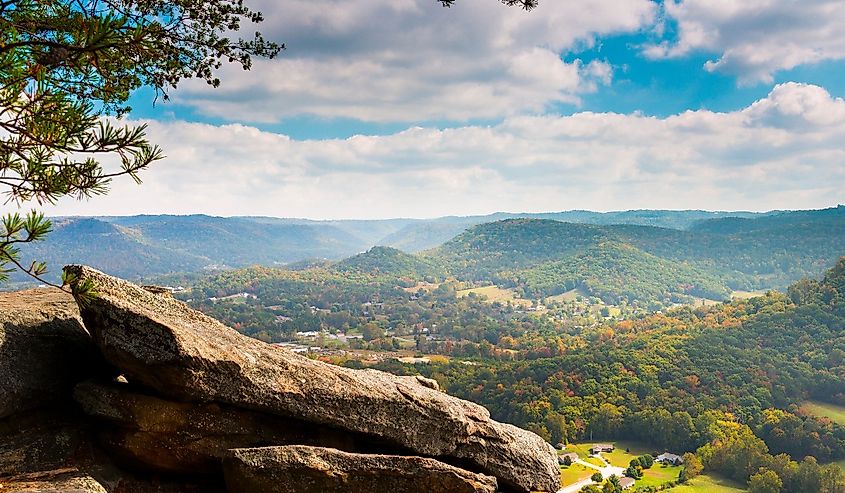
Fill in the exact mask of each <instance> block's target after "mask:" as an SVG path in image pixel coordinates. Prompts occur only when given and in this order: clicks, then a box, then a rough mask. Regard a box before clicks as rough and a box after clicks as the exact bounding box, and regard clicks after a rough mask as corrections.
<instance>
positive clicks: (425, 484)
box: [223, 446, 497, 493]
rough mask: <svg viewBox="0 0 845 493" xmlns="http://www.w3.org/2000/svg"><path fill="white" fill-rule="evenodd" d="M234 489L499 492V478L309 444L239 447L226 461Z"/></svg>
mask: <svg viewBox="0 0 845 493" xmlns="http://www.w3.org/2000/svg"><path fill="white" fill-rule="evenodd" d="M223 467H224V474H225V478H226V484H227V486H228V487H229V491H230V492H232V493H252V492H255V491H261V492H267V493H372V492H381V491H383V492H393V491H397V492H398V491H401V492H403V493H493V492H495V491H496V486H497V485H496V478H493V477H490V476H484V475H482V474H474V473H471V472H467V471H464V470H462V469H459V468H457V467H452V466H450V465H447V464H444V463H442V462H439V461H436V460H434V459H427V458H423V457H404V456H393V455H365V454H352V453H347V452H341V451H339V450H335V449H329V448H323V447H307V446H283V447H265V448H253V449H236V450H233V451H232V452H231V455H230V456H229V457H227V458H226V459H225V460H224V462H223Z"/></svg>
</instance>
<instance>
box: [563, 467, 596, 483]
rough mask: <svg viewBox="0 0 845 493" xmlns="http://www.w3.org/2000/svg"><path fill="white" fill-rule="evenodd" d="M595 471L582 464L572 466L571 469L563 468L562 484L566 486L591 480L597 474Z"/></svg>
mask: <svg viewBox="0 0 845 493" xmlns="http://www.w3.org/2000/svg"><path fill="white" fill-rule="evenodd" d="M595 472H596V470H595V469H590V468H589V467H587V466H582V465H581V464H572V465H571V466H569V467H566V466H561V468H560V484H562V485H564V486H566V485H569V484H572V483H577V482H578V481H581V480H584V479H587V478H589V477H590V476H592V475H593V473H595Z"/></svg>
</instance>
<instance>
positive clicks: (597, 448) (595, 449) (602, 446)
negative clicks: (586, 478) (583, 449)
mask: <svg viewBox="0 0 845 493" xmlns="http://www.w3.org/2000/svg"><path fill="white" fill-rule="evenodd" d="M614 448H615V447H614V446H613V445H609V444H607V443H597V444H595V445H593V446H592V447H591V448H590V453H591V454H598V453H601V452H613V449H614Z"/></svg>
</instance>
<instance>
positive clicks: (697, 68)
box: [5, 0, 845, 218]
mask: <svg viewBox="0 0 845 493" xmlns="http://www.w3.org/2000/svg"><path fill="white" fill-rule="evenodd" d="M248 3H251V5H253V6H255V7H257V8H258V9H259V10H261V11H263V12H264V14H265V17H266V21H265V23H264V24H263V25H262V26H261V27H260V30H261V31H262V32H263V33H264V34H265V35H266V36H268V37H269V38H272V39H274V40H278V41H282V42H285V43H286V44H287V47H288V49H287V51H286V52H284V53H283V54H282V56H281V57H280V58H279V59H277V60H272V61H258V62H256V63H255V65H254V67H253V69H252V71H250V72H244V71H242V70H240V69H235V68H227V69H225V70H223V72H222V74H221V78H222V80H223V85H222V87H220V88H218V89H211V88H209V87H208V86H206V85H205V84H191V83H188V84H184V85H183V86H181V87H180V89H179V90H178V91H177V92H175V93H174V94H173V95H172V96H173V100H172V101H171V102H168V103H161V102H159V103H157V104H156V105H155V106H153V105H152V99H151V97H150V94H149V93H147V92H143V91H142V92H140V93H138V94H136V95H135V97H134V98H133V105H134V108H135V109H134V111H133V113H132V115H131V119H132V120H135V121H144V122H146V123H148V125H149V136H150V137H151V139H152V140H153V141H154V142H156V143H158V144H160V145H161V146H162V147H163V148H164V150H165V152H166V154H167V156H168V157H167V159H166V160H165V161H162V162H159V163H157V164H156V165H155V167H154V168H151V169H150V170H148V171H146V172H145V173H144V174H143V175H142V178H143V180H144V183H143V185H141V186H136V185H135V184H134V182H132V181H131V180H122V181H118V182H115V183H114V184H113V186H112V192H111V193H110V194H109V195H108V196H105V197H99V198H95V199H92V200H90V201H87V202H76V201H73V200H67V201H62V202H60V203H59V204H58V205H57V206H56V207H52V208H49V209H48V212H49V213H50V214H56V215H58V214H62V215H66V214H80V215H94V214H96V215H106V214H108V215H111V214H137V213H176V214H185V213H206V214H214V215H224V216H229V215H268V216H284V217H292V216H295V217H310V218H384V217H397V216H410V217H434V216H441V215H451V214H456V215H465V214H483V213H490V212H494V211H513V212H517V211H559V210H568V209H592V210H601V211H606V210H621V209H643V208H665V209H689V208H695V209H711V210H737V209H743V210H770V209H787V208H821V207H828V206H834V205H836V204H838V203H843V202H845V100H843V99H842V98H843V97H845V29H842V26H843V25H845V2H843V1H842V0H667V1H665V2H655V1H651V0H589V1H586V0H584V1H570V2H564V1H561V0H540V7H539V8H537V9H536V10H534V11H532V12H523V11H521V10H518V9H514V8H508V7H505V6H503V5H501V4H500V3H499V2H498V1H497V0H458V1H457V2H456V4H455V5H454V6H453V7H452V8H449V9H445V8H443V7H441V6H439V3H438V2H436V1H435V0H252V1H251V2H248ZM5 207H6V208H7V209H8V208H9V207H10V206H8V205H7V206H5ZM24 207H25V208H26V207H28V205H24Z"/></svg>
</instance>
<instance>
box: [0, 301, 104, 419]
mask: <svg viewBox="0 0 845 493" xmlns="http://www.w3.org/2000/svg"><path fill="white" fill-rule="evenodd" d="M99 360H100V357H99V352H98V351H97V349H96V347H95V346H94V344H93V341H92V340H91V338H90V337H89V336H88V333H87V332H86V331H85V329H84V327H83V325H82V319H81V318H80V316H79V308H78V307H77V305H76V302H75V301H74V300H73V297H72V296H70V295H69V294H67V293H65V292H63V291H60V290H58V289H33V290H29V291H20V292H16V293H0V418H4V417H6V416H11V415H12V414H15V413H20V412H24V411H27V410H30V409H34V408H37V407H39V406H43V405H46V404H48V403H51V402H52V403H55V402H57V401H60V400H63V399H68V398H69V397H70V391H71V389H73V385H74V384H75V383H76V382H78V381H80V380H83V379H85V378H88V377H89V376H90V375H91V374H92V373H93V371H94V367H95V366H96V363H97V362H98V361H99Z"/></svg>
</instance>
